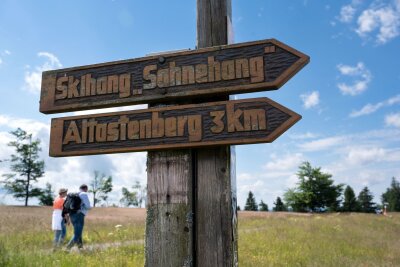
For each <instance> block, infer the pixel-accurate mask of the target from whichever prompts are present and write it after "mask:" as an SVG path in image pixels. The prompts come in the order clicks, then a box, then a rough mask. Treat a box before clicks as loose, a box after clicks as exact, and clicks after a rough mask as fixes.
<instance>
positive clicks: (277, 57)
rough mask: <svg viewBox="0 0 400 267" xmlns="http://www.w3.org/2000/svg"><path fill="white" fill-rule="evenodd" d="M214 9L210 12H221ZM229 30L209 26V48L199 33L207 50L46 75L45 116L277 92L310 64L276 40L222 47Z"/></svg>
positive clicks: (221, 21)
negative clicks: (199, 98)
mask: <svg viewBox="0 0 400 267" xmlns="http://www.w3.org/2000/svg"><path fill="white" fill-rule="evenodd" d="M210 8H211V7H204V10H205V11H206V12H214V13H218V12H219V11H218V10H217V9H215V8H214V7H212V8H211V9H210ZM221 8H223V7H222V6H221ZM210 14H211V13H210ZM200 23H203V22H200ZM203 24H204V23H203ZM205 24H207V23H205ZM226 24H227V23H226V16H225V17H224V18H218V19H216V18H214V19H213V20H212V23H211V25H209V24H207V25H208V26H207V27H209V28H210V27H211V29H207V31H209V30H211V31H212V32H211V33H209V36H210V38H211V39H210V40H208V41H207V42H205V41H204V40H207V39H206V38H204V37H203V38H201V37H200V36H201V35H203V33H199V35H198V41H199V44H198V47H202V48H201V49H196V50H190V51H186V52H177V53H170V54H164V55H157V56H149V57H143V58H138V59H130V60H123V61H115V62H109V63H102V64H95V65H88V66H81V67H73V68H66V69H59V70H52V71H45V72H43V75H42V89H41V98H40V112H43V113H46V114H49V113H57V112H66V111H75V110H87V109H94V108H105V107H114V106H123V105H131V104H141V103H160V102H164V103H168V102H170V101H177V100H182V99H184V100H186V101H187V100H188V99H194V98H197V97H204V96H208V97H209V96H218V95H225V96H228V95H229V94H233V93H248V92H255V91H265V90H275V89H278V88H279V87H281V86H282V85H283V84H284V83H285V82H286V81H287V80H289V79H290V78H291V77H292V76H293V75H294V74H296V73H297V72H298V71H299V70H300V69H301V68H302V67H303V66H305V65H306V64H307V63H308V61H309V58H308V56H306V55H304V54H303V53H301V52H299V51H297V50H295V49H293V48H291V47H289V46H287V45H285V44H283V43H281V42H279V41H277V40H275V39H268V40H262V41H255V42H248V43H241V44H234V45H221V44H222V43H225V44H226V42H222V40H226V38H227V37H226V36H222V35H224V34H222V35H221V36H220V34H219V33H218V34H216V35H218V37H217V36H214V33H216V32H218V31H217V30H216V29H217V28H219V27H224V31H221V32H225V30H226V27H227V26H226ZM222 25H224V26H222ZM200 28H201V27H200ZM212 36H214V37H212ZM212 38H215V40H212ZM205 47H207V48H205Z"/></svg>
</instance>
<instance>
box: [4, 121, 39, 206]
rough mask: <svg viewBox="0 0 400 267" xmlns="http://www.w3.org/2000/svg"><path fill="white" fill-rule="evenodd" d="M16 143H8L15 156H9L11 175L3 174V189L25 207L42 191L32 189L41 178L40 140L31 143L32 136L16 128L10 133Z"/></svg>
mask: <svg viewBox="0 0 400 267" xmlns="http://www.w3.org/2000/svg"><path fill="white" fill-rule="evenodd" d="M11 134H12V135H13V136H14V137H15V138H16V141H12V142H10V143H8V145H9V146H12V147H14V148H15V154H12V155H11V159H10V162H11V164H10V169H11V171H12V173H7V174H4V175H3V176H4V177H6V179H5V180H4V181H3V183H4V188H5V189H6V190H7V191H8V193H11V194H12V195H13V197H14V198H16V199H24V200H25V206H28V200H29V198H32V197H38V196H40V195H41V194H42V191H41V189H40V188H38V187H34V186H33V183H36V182H37V180H38V179H39V178H40V177H42V176H43V173H44V161H43V160H39V152H40V151H41V148H40V140H39V139H36V140H35V141H32V134H28V133H27V132H25V131H24V130H22V129H20V128H18V129H17V130H16V131H13V132H11Z"/></svg>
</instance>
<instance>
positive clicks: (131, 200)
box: [119, 187, 139, 207]
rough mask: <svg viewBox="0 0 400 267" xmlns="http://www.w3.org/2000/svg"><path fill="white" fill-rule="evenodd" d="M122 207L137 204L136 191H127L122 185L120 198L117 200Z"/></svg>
mask: <svg viewBox="0 0 400 267" xmlns="http://www.w3.org/2000/svg"><path fill="white" fill-rule="evenodd" d="M119 202H120V203H121V204H122V205H123V206H124V207H129V206H134V207H137V206H138V205H139V201H138V197H137V192H135V191H132V192H131V191H129V190H128V189H127V188H126V187H122V198H121V199H120V201H119Z"/></svg>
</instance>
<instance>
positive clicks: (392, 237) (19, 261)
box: [0, 206, 400, 267]
mask: <svg viewBox="0 0 400 267" xmlns="http://www.w3.org/2000/svg"><path fill="white" fill-rule="evenodd" d="M51 213H52V210H51V208H47V207H27V208H25V207H10V206H0V266H110V267H111V266H143V264H144V225H145V216H146V211H145V210H144V209H126V208H96V209H93V210H92V211H91V212H90V213H89V215H88V217H87V220H86V225H85V231H84V232H85V234H84V241H85V246H86V249H84V250H83V251H82V252H75V251H72V252H71V253H65V252H63V251H57V252H53V251H52V236H53V235H52V231H51ZM71 233H72V228H71V227H70V228H69V229H68V237H70V236H71ZM239 266H241V267H242V266H257V267H259V266H261V267H262V266H400V214H398V213H397V214H396V213H392V214H389V216H382V215H375V214H357V213H352V214H339V213H335V214H298V213H262V212H239Z"/></svg>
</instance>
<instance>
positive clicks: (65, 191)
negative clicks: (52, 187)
mask: <svg viewBox="0 0 400 267" xmlns="http://www.w3.org/2000/svg"><path fill="white" fill-rule="evenodd" d="M67 192H68V189H66V188H60V190H58V193H59V194H62V193H67Z"/></svg>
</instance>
